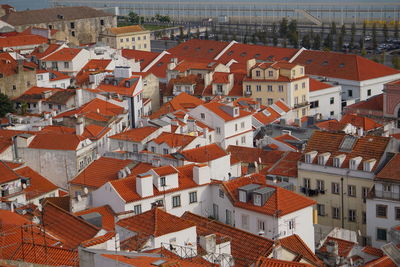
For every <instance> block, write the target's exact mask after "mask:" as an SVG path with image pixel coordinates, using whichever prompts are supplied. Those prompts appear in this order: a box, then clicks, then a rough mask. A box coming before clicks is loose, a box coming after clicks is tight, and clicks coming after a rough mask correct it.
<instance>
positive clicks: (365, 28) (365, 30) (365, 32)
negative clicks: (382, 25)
mask: <svg viewBox="0 0 400 267" xmlns="http://www.w3.org/2000/svg"><path fill="white" fill-rule="evenodd" d="M366 34H367V23H366V22H365V21H364V23H363V29H362V35H363V36H365V35H366Z"/></svg>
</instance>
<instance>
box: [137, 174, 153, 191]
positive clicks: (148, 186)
mask: <svg viewBox="0 0 400 267" xmlns="http://www.w3.org/2000/svg"><path fill="white" fill-rule="evenodd" d="M136 191H137V193H138V194H139V195H140V196H141V197H149V196H152V195H153V176H152V175H151V174H142V175H140V174H139V175H138V176H137V177H136Z"/></svg>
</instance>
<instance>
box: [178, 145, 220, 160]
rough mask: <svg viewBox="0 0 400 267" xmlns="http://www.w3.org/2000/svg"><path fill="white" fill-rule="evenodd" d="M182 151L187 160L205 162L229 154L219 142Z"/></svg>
mask: <svg viewBox="0 0 400 267" xmlns="http://www.w3.org/2000/svg"><path fill="white" fill-rule="evenodd" d="M180 153H181V154H182V155H183V156H184V157H185V160H187V161H190V162H195V163H205V162H208V161H212V160H216V159H219V158H222V157H224V156H226V155H228V153H226V151H225V150H223V149H222V148H221V147H219V146H218V145H217V144H211V145H207V146H201V147H198V148H193V149H188V150H185V151H182V152H180Z"/></svg>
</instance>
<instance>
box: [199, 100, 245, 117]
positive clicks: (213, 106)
mask: <svg viewBox="0 0 400 267" xmlns="http://www.w3.org/2000/svg"><path fill="white" fill-rule="evenodd" d="M224 106H225V105H224V104H221V103H217V102H213V103H206V104H203V107H205V108H206V109H208V110H210V111H211V112H213V113H214V114H216V115H217V116H218V117H220V118H221V119H223V120H224V121H232V120H237V119H239V118H243V117H246V116H250V115H251V113H250V112H248V111H244V110H242V109H239V115H238V116H236V117H233V116H231V115H230V114H228V113H227V112H225V111H224V110H223V109H222V107H224Z"/></svg>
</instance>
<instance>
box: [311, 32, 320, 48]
mask: <svg viewBox="0 0 400 267" xmlns="http://www.w3.org/2000/svg"><path fill="white" fill-rule="evenodd" d="M312 48H313V49H314V50H319V49H321V35H320V34H319V33H317V34H316V35H315V38H314V42H313V45H312Z"/></svg>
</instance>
